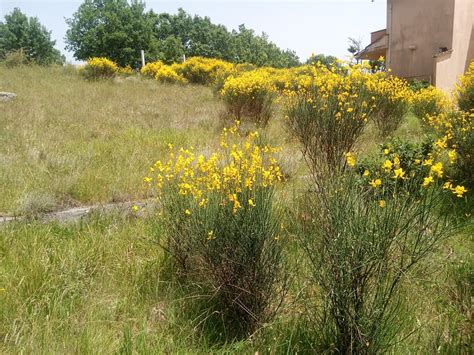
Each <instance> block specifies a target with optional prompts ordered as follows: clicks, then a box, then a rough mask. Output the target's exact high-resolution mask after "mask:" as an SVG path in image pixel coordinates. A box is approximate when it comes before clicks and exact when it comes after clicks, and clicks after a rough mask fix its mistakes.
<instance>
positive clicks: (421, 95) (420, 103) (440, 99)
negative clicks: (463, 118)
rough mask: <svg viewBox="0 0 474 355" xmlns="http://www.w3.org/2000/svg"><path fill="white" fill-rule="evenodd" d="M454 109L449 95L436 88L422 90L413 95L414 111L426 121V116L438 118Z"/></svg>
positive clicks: (429, 87)
mask: <svg viewBox="0 0 474 355" xmlns="http://www.w3.org/2000/svg"><path fill="white" fill-rule="evenodd" d="M450 109H452V103H451V100H450V99H449V97H448V95H446V94H445V93H444V92H442V91H441V90H439V89H437V88H435V87H434V86H428V87H427V88H422V89H420V90H418V91H417V92H415V93H414V94H413V102H412V111H413V113H414V114H415V116H416V117H418V118H419V119H421V120H424V118H425V117H426V116H436V115H439V114H440V113H442V112H447V111H448V110H450Z"/></svg>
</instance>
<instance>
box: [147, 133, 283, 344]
mask: <svg viewBox="0 0 474 355" xmlns="http://www.w3.org/2000/svg"><path fill="white" fill-rule="evenodd" d="M237 130H238V126H234V127H232V128H231V129H229V130H227V129H225V130H224V132H223V134H222V141H221V149H220V151H218V152H216V153H213V154H211V155H210V156H209V157H208V158H205V157H204V156H203V155H199V156H196V155H195V154H194V152H193V151H192V150H183V149H181V150H180V151H179V152H178V153H176V152H175V151H174V150H173V149H170V153H169V157H168V160H167V161H166V162H161V161H158V162H157V163H156V164H155V165H154V166H153V168H152V169H153V171H154V172H156V175H155V176H154V177H153V179H152V178H147V181H149V182H150V183H151V182H155V184H156V185H157V186H158V187H159V190H160V191H159V193H160V194H159V200H160V202H161V206H162V208H163V221H164V223H166V227H167V230H168V239H167V241H166V247H165V248H166V249H167V250H168V251H169V252H170V253H171V255H173V257H174V258H175V260H176V261H177V263H176V264H177V266H178V269H179V270H180V273H181V275H183V276H184V277H186V278H187V279H191V280H193V281H194V282H197V283H198V284H200V285H201V287H202V288H203V289H209V292H210V295H212V296H211V297H212V304H213V309H212V310H210V312H211V314H212V313H213V311H214V312H215V314H217V315H218V317H214V318H217V319H219V318H220V319H222V320H223V322H224V325H225V329H226V331H227V332H229V333H230V334H231V336H232V337H240V336H244V335H248V334H250V333H251V332H253V331H254V330H255V329H256V328H257V326H259V325H261V324H262V322H264V321H266V320H268V319H270V318H271V316H272V315H273V314H274V312H275V310H276V305H278V304H279V303H278V302H276V303H275V301H276V300H277V301H278V300H279V298H280V297H282V292H283V290H284V287H283V286H284V285H283V284H282V280H283V279H282V275H283V269H282V254H281V253H282V246H283V240H284V238H283V236H282V235H281V230H280V224H279V220H278V216H277V214H276V212H275V207H274V203H273V201H274V185H275V183H277V182H278V181H279V180H280V179H281V173H280V170H279V167H278V165H276V162H275V160H274V159H273V158H272V154H273V153H272V152H275V149H274V148H271V147H260V146H259V145H257V144H256V143H255V140H256V139H257V138H258V134H257V133H256V132H254V133H251V134H249V136H248V137H247V138H246V139H245V141H241V140H240V139H239V135H238V133H237ZM280 301H281V299H280ZM214 318H213V319H214ZM214 321H216V319H214Z"/></svg>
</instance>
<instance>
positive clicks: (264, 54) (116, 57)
mask: <svg viewBox="0 0 474 355" xmlns="http://www.w3.org/2000/svg"><path fill="white" fill-rule="evenodd" d="M66 22H67V24H68V25H69V29H68V31H67V33H66V42H67V48H68V49H69V50H71V51H73V52H74V57H75V58H76V59H78V60H87V59H89V58H91V57H107V58H109V59H111V60H113V61H115V62H117V63H118V64H120V65H121V66H126V65H130V66H132V67H135V68H137V67H139V65H140V50H144V51H145V56H146V59H147V61H156V60H160V61H163V62H165V63H167V64H172V63H175V62H179V61H181V60H182V57H183V55H185V56H186V57H196V56H201V57H206V58H217V59H222V60H226V61H229V62H233V63H252V64H255V65H258V66H263V65H269V66H274V67H283V68H284V67H291V66H295V65H298V64H299V60H298V57H297V56H296V54H295V52H293V51H290V50H282V49H280V48H278V47H277V46H276V45H275V44H274V43H272V42H270V40H269V38H268V36H267V35H266V34H265V33H262V34H261V35H258V34H256V33H255V32H254V31H253V30H251V29H248V28H247V27H245V25H240V26H239V28H238V30H232V31H229V30H227V28H226V27H225V26H223V25H216V24H214V23H212V22H211V20H210V19H209V18H208V17H200V16H198V15H195V16H191V15H189V14H188V13H186V12H185V11H184V10H183V9H179V11H178V13H177V14H174V15H173V14H167V13H160V14H157V13H155V12H153V11H152V10H150V11H148V12H146V11H145V3H144V2H142V1H137V0H134V1H131V3H129V2H128V1H127V0H113V1H110V0H107V1H104V0H86V1H84V2H83V3H82V4H81V5H80V6H79V8H78V10H77V11H76V12H75V13H74V15H73V16H72V18H70V19H67V20H66Z"/></svg>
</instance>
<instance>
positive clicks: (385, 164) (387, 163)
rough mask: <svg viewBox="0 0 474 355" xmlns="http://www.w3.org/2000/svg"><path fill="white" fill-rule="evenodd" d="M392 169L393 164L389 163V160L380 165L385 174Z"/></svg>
mask: <svg viewBox="0 0 474 355" xmlns="http://www.w3.org/2000/svg"><path fill="white" fill-rule="evenodd" d="M392 167H393V163H392V162H391V161H390V160H388V159H387V160H385V162H384V163H383V165H382V168H383V169H384V170H385V171H386V172H389V171H390V170H392Z"/></svg>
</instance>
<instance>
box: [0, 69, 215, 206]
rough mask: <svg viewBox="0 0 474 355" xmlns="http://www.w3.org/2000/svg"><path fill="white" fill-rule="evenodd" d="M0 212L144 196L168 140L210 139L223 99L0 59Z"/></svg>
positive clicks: (198, 90) (201, 142) (192, 89)
mask: <svg viewBox="0 0 474 355" xmlns="http://www.w3.org/2000/svg"><path fill="white" fill-rule="evenodd" d="M0 91H11V92H15V93H16V94H17V98H16V99H15V100H14V101H11V102H7V103H0V142H1V144H0V161H1V164H0V196H2V198H1V199H0V214H1V213H13V212H16V213H24V212H28V209H29V206H36V208H39V207H40V206H42V205H45V209H61V208H64V207H68V206H74V205H84V204H92V203H99V202H111V201H125V200H132V199H140V198H144V197H146V191H145V190H144V188H143V186H144V185H143V183H142V180H143V177H144V176H145V175H146V173H147V167H148V166H150V165H151V164H152V163H153V162H154V161H156V160H157V159H158V158H159V157H160V154H162V153H163V151H164V149H165V148H166V145H167V144H168V143H169V142H172V143H176V144H185V145H188V144H189V145H194V146H201V147H203V146H206V145H207V144H208V142H209V135H210V136H211V137H212V136H215V135H216V134H218V130H219V113H220V110H221V103H220V102H219V101H218V100H216V99H215V97H214V95H213V94H212V91H211V90H210V89H207V88H204V87H197V86H184V87H183V86H173V85H160V84H158V83H157V82H155V81H152V80H140V79H138V78H130V79H119V80H115V81H100V82H86V81H85V80H83V79H82V78H80V77H79V76H77V75H74V74H71V73H69V74H68V73H67V72H65V71H64V70H63V69H62V68H41V67H20V68H15V69H6V68H4V67H1V66H0Z"/></svg>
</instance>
